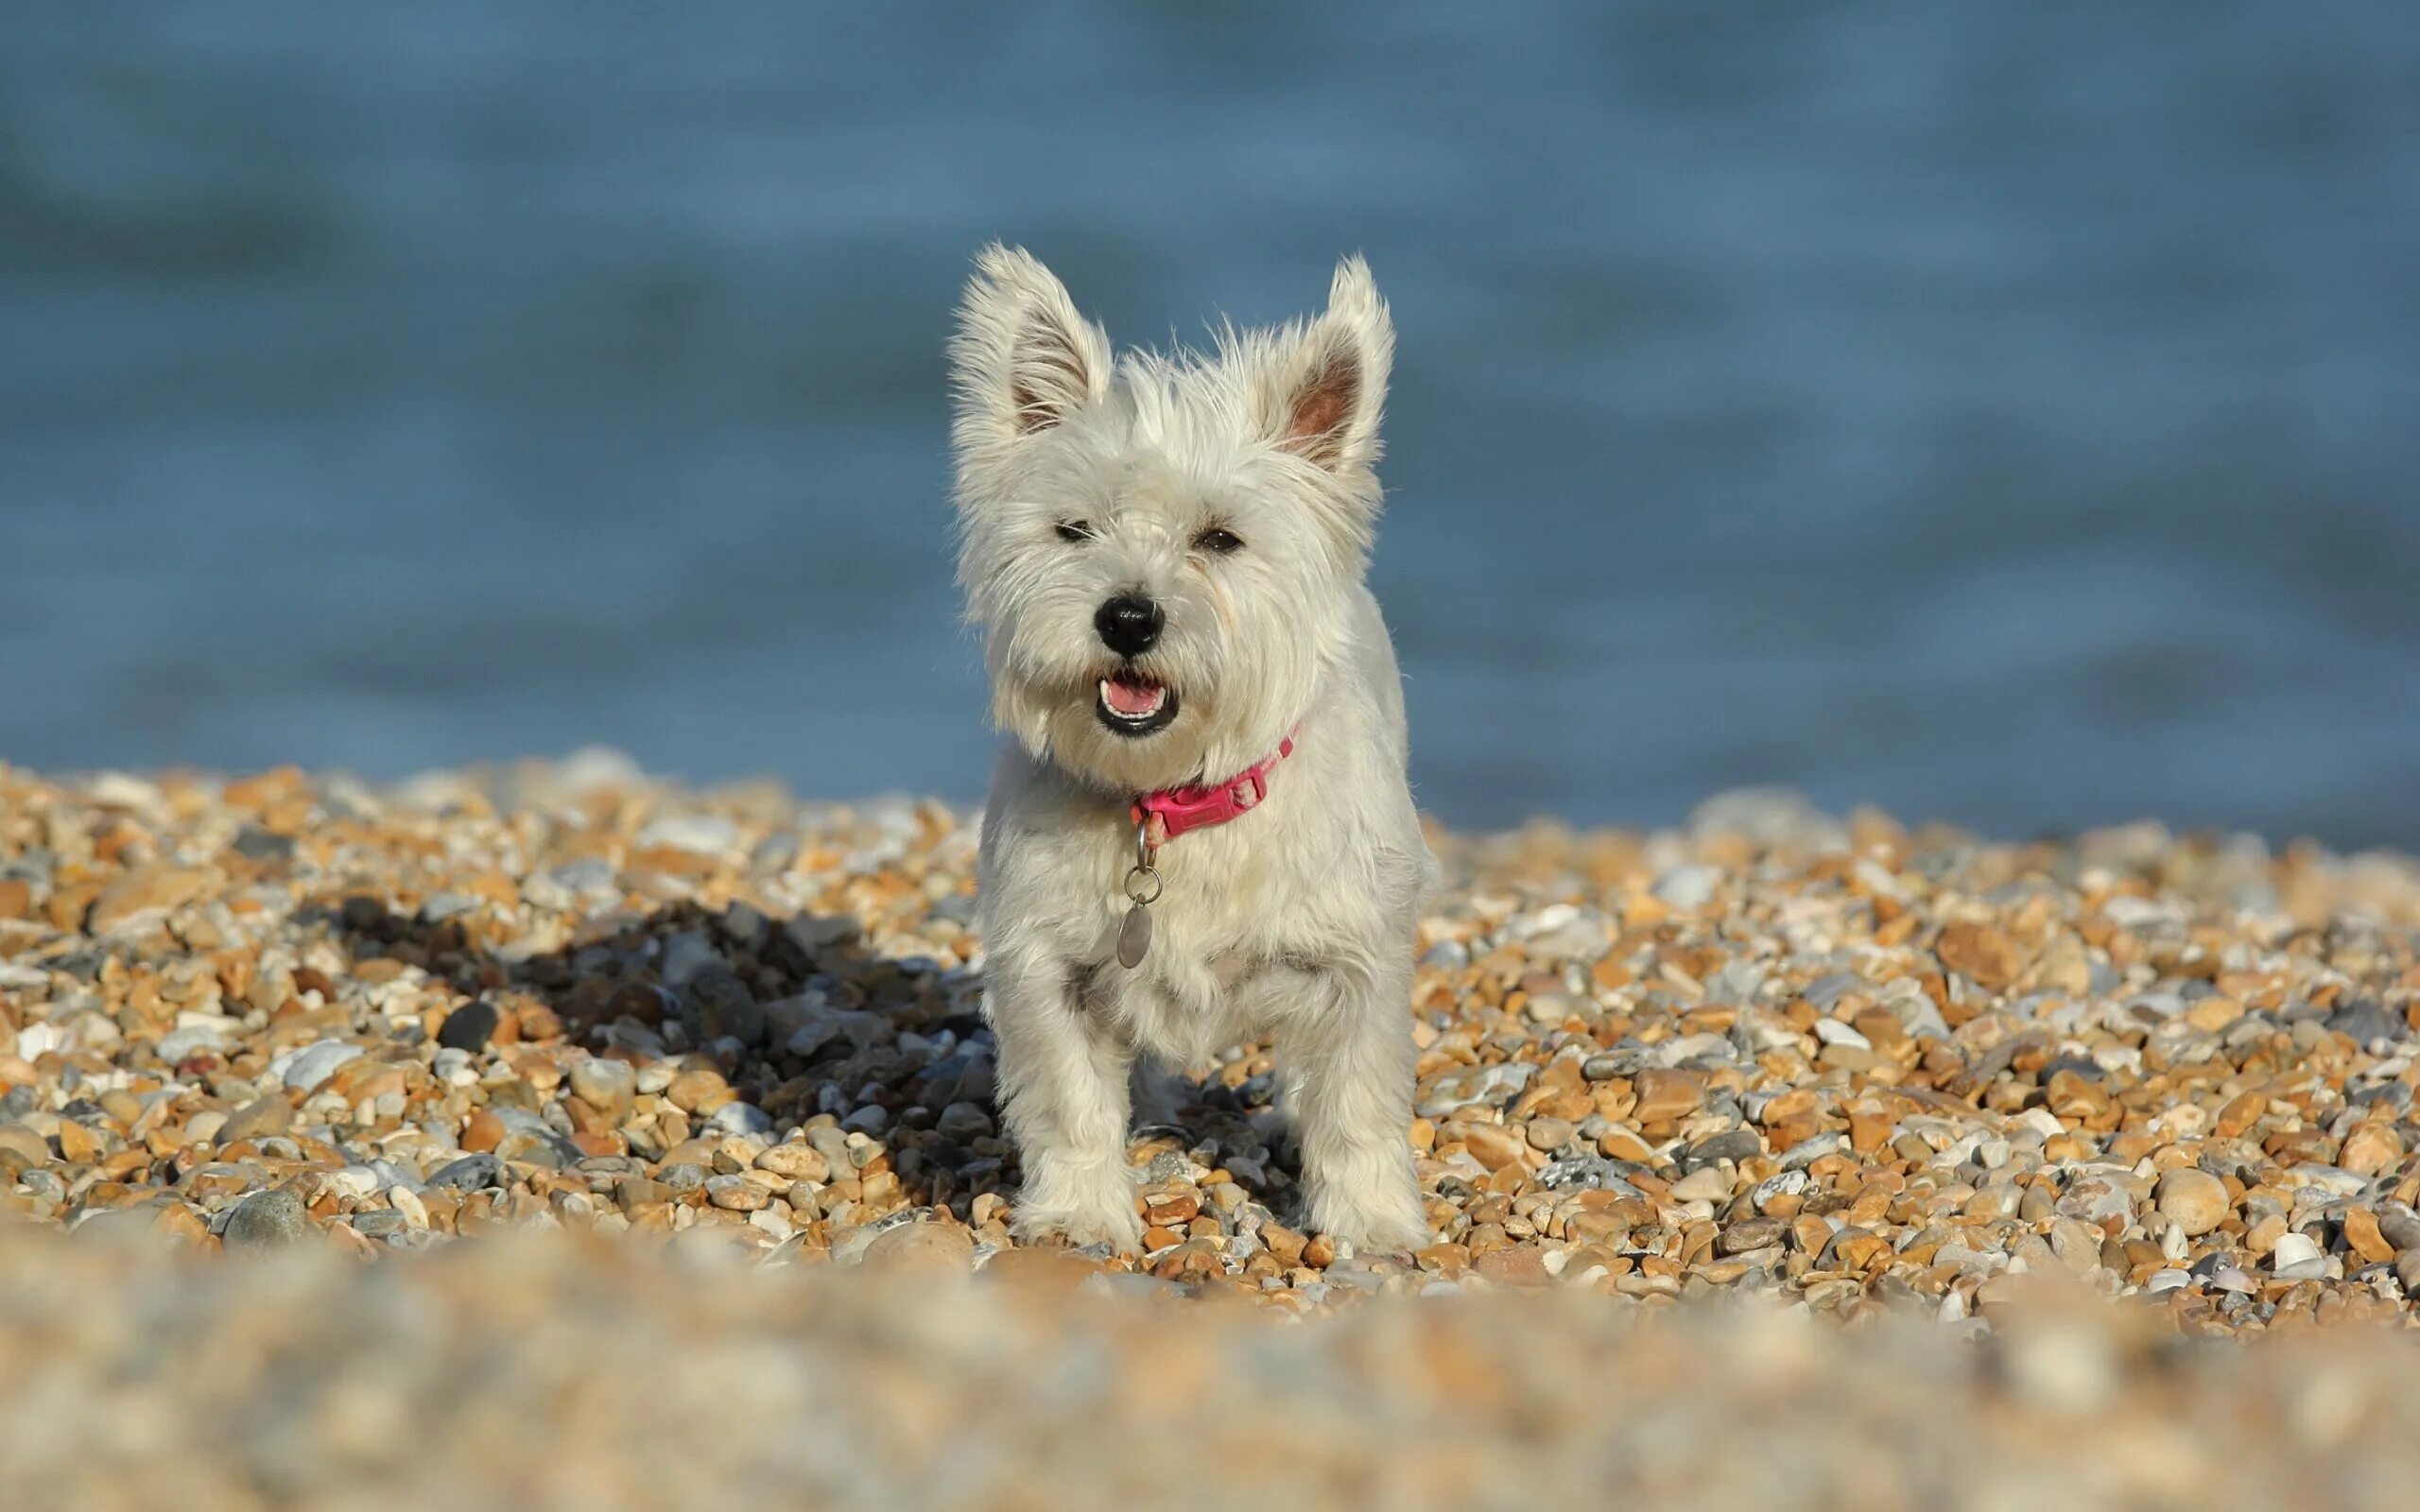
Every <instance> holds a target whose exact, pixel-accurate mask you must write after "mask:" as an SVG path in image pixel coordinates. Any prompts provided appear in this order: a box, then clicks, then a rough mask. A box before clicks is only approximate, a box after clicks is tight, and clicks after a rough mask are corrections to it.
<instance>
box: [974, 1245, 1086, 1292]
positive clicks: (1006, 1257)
mask: <svg viewBox="0 0 2420 1512" xmlns="http://www.w3.org/2000/svg"><path fill="white" fill-rule="evenodd" d="M1100 1269H1101V1266H1100V1263H1099V1262H1098V1261H1095V1260H1093V1259H1092V1258H1091V1257H1090V1256H1086V1255H1080V1254H1077V1253H1076V1252H1075V1251H1074V1250H1072V1249H1060V1248H1056V1247H1052V1246H1037V1247H1033V1248H1022V1247H1021V1248H1016V1249H1004V1250H1002V1251H1001V1252H1000V1253H998V1254H996V1255H994V1256H993V1257H992V1258H991V1259H990V1260H988V1261H985V1262H984V1263H983V1270H982V1276H983V1279H984V1280H987V1281H995V1282H999V1283H1001V1284H1004V1285H1009V1286H1017V1287H1030V1288H1032V1289H1033V1290H1035V1291H1037V1292H1045V1293H1050V1292H1069V1291H1073V1290H1074V1289H1075V1288H1076V1287H1077V1286H1079V1285H1080V1284H1081V1283H1082V1282H1083V1281H1084V1280H1085V1279H1086V1278H1087V1277H1090V1276H1094V1275H1098V1273H1099V1272H1100Z"/></svg>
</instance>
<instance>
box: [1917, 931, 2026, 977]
mask: <svg viewBox="0 0 2420 1512" xmlns="http://www.w3.org/2000/svg"><path fill="white" fill-rule="evenodd" d="M1933 954H1935V955H1938V956H1940V957H1941V964H1942V965H1944V966H1946V967H1948V968H1949V969H1950V970H1951V971H1956V972H1959V973H1960V974H1961V975H1963V976H1967V977H1971V978H1973V979H1974V980H1975V981H1976V982H1977V983H1978V984H1979V985H1980V986H1982V987H1985V988H1990V989H1991V990H1992V991H1995V992H1997V991H1998V990H2000V989H2001V988H2005V987H2007V986H2008V985H2009V984H2010V983H2011V982H2014V980H2016V970H2017V967H2016V948H2015V947H2014V946H2013V945H2011V944H2010V943H2009V938H2008V936H2006V935H2003V934H2001V933H2000V932H1999V931H1998V930H1997V929H1995V928H1993V927H1992V926H1991V925H1989V924H1974V923H1968V922H1965V921H1964V920H1961V921H1959V922H1957V923H1953V924H1950V925H1948V926H1947V927H1945V928H1944V929H1943V930H1942V932H1941V937H1940V938H1939V939H1938V940H1936V941H1935V942H1934V944H1933Z"/></svg>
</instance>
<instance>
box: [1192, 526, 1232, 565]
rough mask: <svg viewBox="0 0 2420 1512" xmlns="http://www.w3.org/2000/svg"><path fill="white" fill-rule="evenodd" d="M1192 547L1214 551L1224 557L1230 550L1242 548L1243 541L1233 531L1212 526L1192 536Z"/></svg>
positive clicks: (1197, 549) (1198, 549)
mask: <svg viewBox="0 0 2420 1512" xmlns="http://www.w3.org/2000/svg"><path fill="white" fill-rule="evenodd" d="M1193 547H1194V549H1195V550H1196V551H1215V552H1217V553H1218V554H1219V556H1221V557H1224V556H1226V555H1228V554H1229V553H1230V552H1237V551H1241V550H1243V549H1244V542H1243V538H1242V537H1240V536H1238V535H1236V533H1235V532H1234V531H1232V530H1224V529H1220V528H1218V527H1217V526H1213V527H1212V528H1210V529H1208V530H1204V531H1203V532H1201V534H1200V535H1198V536H1196V537H1194V538H1193Z"/></svg>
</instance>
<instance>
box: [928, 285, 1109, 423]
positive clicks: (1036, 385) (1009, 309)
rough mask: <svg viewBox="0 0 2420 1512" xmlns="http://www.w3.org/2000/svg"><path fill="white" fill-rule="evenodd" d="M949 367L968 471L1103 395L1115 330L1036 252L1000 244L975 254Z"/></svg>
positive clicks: (1106, 386)
mask: <svg viewBox="0 0 2420 1512" xmlns="http://www.w3.org/2000/svg"><path fill="white" fill-rule="evenodd" d="M950 366H951V369H952V377H953V380H954V382H955V385H956V388H957V393H958V418H957V421H956V424H955V425H954V426H953V427H952V437H953V438H954V439H955V440H956V442H957V444H958V453H959V466H960V468H961V469H963V468H967V467H970V466H979V465H981V464H982V463H984V462H988V461H994V460H997V459H998V457H999V455H1002V454H1003V452H1004V450H1005V448H1007V447H1009V446H1011V445H1013V444H1014V443H1015V442H1017V441H1018V440H1021V439H1023V438H1025V437H1028V436H1030V435H1032V434H1034V433H1035V432H1037V431H1044V430H1047V429H1049V428H1050V427H1051V426H1053V425H1056V424H1058V423H1060V422H1061V421H1063V420H1065V419H1066V418H1067V417H1068V416H1069V415H1071V414H1073V413H1074V412H1075V411H1076V410H1078V409H1080V408H1081V407H1082V406H1083V405H1085V404H1091V403H1093V402H1094V401H1095V400H1098V399H1099V398H1100V397H1101V396H1102V395H1104V394H1106V393H1107V392H1108V391H1109V337H1108V336H1106V335H1103V334H1102V333H1101V330H1100V328H1099V327H1098V326H1096V325H1094V324H1093V323H1092V322H1091V321H1089V320H1086V319H1085V318H1083V317H1082V316H1080V315H1079V314H1077V313H1076V303H1075V301H1073V300H1071V299H1069V298H1068V297H1067V290H1066V288H1065V287H1064V286H1063V284H1061V283H1060V282H1059V280H1058V279H1056V278H1054V277H1053V276H1051V272H1050V269H1048V268H1046V267H1045V266H1042V264H1041V263H1040V262H1039V261H1038V260H1037V259H1035V258H1034V256H1033V255H1032V254H1031V253H1029V252H1028V251H1026V250H1025V249H1023V248H1020V247H1003V246H1001V245H1000V244H999V243H997V242H994V243H993V244H992V245H991V246H989V247H986V248H984V249H983V250H982V251H981V252H979V253H977V255H976V258H975V276H974V277H973V278H971V279H969V280H968V281H967V283H966V301H965V302H964V303H963V304H961V305H959V311H958V334H957V335H956V336H955V337H953V338H952V339H951V341H950Z"/></svg>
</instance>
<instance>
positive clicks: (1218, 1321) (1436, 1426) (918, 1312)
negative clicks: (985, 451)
mask: <svg viewBox="0 0 2420 1512" xmlns="http://www.w3.org/2000/svg"><path fill="white" fill-rule="evenodd" d="M1028 1253H1030V1254H1033V1255H1035V1256H1044V1255H1045V1254H1046V1252H1043V1251H1032V1252H1028ZM1061 1258H1062V1259H1063V1257H1061ZM1056 1268H1057V1267H1056V1266H1054V1265H1044V1266H1041V1267H1040V1268H1038V1269H1026V1268H1022V1267H1000V1270H1001V1274H1000V1275H999V1276H997V1277H994V1278H992V1279H989V1280H936V1278H935V1277H934V1276H932V1275H925V1274H912V1273H908V1272H903V1271H893V1270H885V1269H880V1268H874V1269H865V1270H857V1271H845V1272H844V1271H835V1270H832V1269H829V1268H826V1269H821V1270H818V1271H813V1272H804V1271H800V1270H797V1269H793V1268H788V1267H765V1266H752V1265H749V1264H747V1263H745V1261H744V1260H743V1259H742V1258H741V1257H740V1256H739V1255H738V1254H737V1252H736V1251H734V1250H732V1249H730V1248H729V1247H728V1246H703V1247H693V1246H683V1245H679V1244H676V1245H674V1246H670V1247H669V1248H663V1247H652V1246H638V1245H631V1244H622V1243H615V1244H600V1243H596V1242H595V1241H583V1240H579V1239H576V1238H571V1237H566V1236H560V1235H558V1236H551V1237H547V1236H527V1235H514V1236H508V1237H504V1238H499V1239H495V1240H492V1241H488V1242H484V1243H480V1244H475V1245H460V1246H450V1247H446V1248H441V1249H439V1250H437V1251H435V1252H433V1253H430V1254H424V1255H415V1256H409V1257H404V1258H401V1259H397V1260H393V1261H390V1262H388V1263H382V1264H377V1265H363V1264H359V1263H354V1262H353V1261H351V1260H349V1259H347V1258H346V1257H344V1256H343V1255H342V1254H341V1253H339V1252H338V1251H337V1250H336V1249H334V1248H333V1247H332V1246H308V1247H304V1246H286V1247H284V1248H280V1249H277V1250H274V1251H268V1252H263V1253H259V1254H256V1255H246V1256H242V1257H233V1256H231V1257H228V1258H226V1259H224V1260H216V1261H202V1260H197V1259H195V1258H193V1257H190V1256H182V1257H180V1256H176V1255H171V1254H165V1253H163V1252H162V1251H161V1250H160V1248H159V1247H158V1246H156V1245H153V1244H151V1243H149V1242H148V1241H147V1240H141V1239H129V1238H128V1237H127V1236H124V1235H120V1236H119V1239H118V1240H117V1241H115V1242H112V1241H110V1240H98V1239H89V1238H88V1239H70V1238H62V1237H60V1236H58V1235H56V1234H49V1233H43V1232H38V1231H33V1230H29V1229H24V1228H22V1227H21V1228H18V1229H14V1230H10V1231H0V1505H7V1506H9V1507H23V1508H28V1509H30V1508H54V1507H56V1508H69V1507H73V1508H76V1509H78V1512H122V1509H123V1512H133V1509H137V1508H152V1507H175V1508H179V1509H181V1512H222V1509H252V1508H264V1507H284V1506H307V1507H324V1508H345V1509H363V1512H372V1509H374V1512H388V1509H393V1512H405V1509H424V1508H430V1507H442V1508H448V1509H451V1512H487V1509H491V1508H493V1509H506V1508H511V1509H530V1512H551V1509H557V1508H562V1509H582V1512H587V1509H595V1508H602V1507H642V1506H644V1507H720V1506H731V1507H739V1506H746V1507H765V1508H779V1507H793V1506H795V1507H839V1508H865V1509H869V1512H872V1509H890V1508H896V1507H909V1506H935V1507H970V1508H971V1507H983V1508H994V1509H1009V1512H1027V1509H1030V1512H1041V1509H1045V1508H1060V1507H1120V1508H1125V1507H1138V1506H1178V1507H1236V1508H1245V1507H1250V1508H1255V1509H1257V1508H1266V1507H1271V1506H1282V1507H1288V1508H1305V1509H1308V1508H1319V1507H1325V1506H1371V1507H1387V1508H1411V1507H1427V1506H1440V1507H1446V1506H1450V1507H1455V1508H1463V1509H1477V1508H1495V1507H1505V1508H1515V1507H1517V1508H1534V1507H1554V1506H1579V1505H1601V1504H1607V1503H1613V1504H1621V1505H1639V1506H1657V1507H1665V1506H1688V1507H1715V1508H1728V1507H1755V1508H1764V1509H1790V1508H1819V1507H1838V1508H1858V1509H1860V1512H1934V1509H1939V1508H1957V1507H1979V1508H2008V1509H2016V1508H2038V1507H2094V1508H2109V1509H2123V1508H2134V1507H2174V1508H2187V1507H2190V1508H2209V1507H2222V1506H2267V1507H2332V1506H2352V1507H2379V1508H2387V1507H2402V1506H2409V1505H2410V1504H2411V1503H2410V1488H2411V1486H2412V1485H2413V1484H2415V1482H2414V1477H2415V1476H2420V1392H2415V1391H2414V1390H2413V1389H2412V1387H2413V1383H2414V1380H2415V1371H2414V1366H2415V1363H2420V1357H2415V1352H2414V1351H2415V1350H2420V1341H2414V1340H2413V1339H2412V1338H2411V1335H2410V1334H2408V1333H2402V1332H2393V1331H2384V1330H2374V1329H2337V1330H2327V1331H2319V1330H2303V1331H2296V1332H2271V1333H2269V1334H2267V1335H2265V1336H2263V1337H2260V1338H2258V1339H2256V1340H2253V1341H2251V1342H2249V1343H2237V1342H2234V1341H2212V1340H2204V1341H2188V1340H2180V1339H2178V1338H2177V1337H2176V1336H2175V1335H2174V1334H2173V1332H2170V1331H2168V1330H2165V1329H2162V1328H2158V1327H2155V1326H2153V1319H2152V1315H2151V1314H2144V1313H2140V1312H2128V1311H2124V1310H2119V1309H2114V1308H2111V1307H2110V1306H2109V1305H2108V1304H2107V1303H2105V1302H2102V1301H2099V1300H2097V1299H2089V1298H2080V1297H2075V1296H2074V1295H2072V1294H2068V1295H2066V1296H2065V1297H2061V1296H2060V1295H2059V1294H2058V1293H2056V1292H2054V1293H2053V1296H2052V1297H2051V1298H2050V1299H2049V1300H2048V1301H2045V1302H2043V1303H2041V1304H2040V1310H2039V1311H2038V1312H2037V1311H2033V1310H2031V1309H2029V1308H2028V1307H2027V1306H2026V1305H2025V1303H2024V1302H2023V1301H2022V1300H2020V1301H2019V1303H2018V1304H2017V1310H2016V1311H2015V1312H2014V1313H2013V1314H2010V1315H2009V1316H2008V1317H2007V1318H2005V1319H2004V1325H2003V1327H2001V1328H2000V1329H1999V1330H1997V1332H1994V1333H1993V1334H1991V1335H1989V1336H1987V1337H1985V1338H1983V1339H1981V1340H1979V1341H1970V1340H1967V1339H1962V1338H1961V1337H1959V1336H1958V1334H1957V1333H1956V1332H1953V1331H1950V1330H1945V1329H1943V1328H1941V1327H1939V1326H1938V1325H1936V1324H1932V1323H1916V1322H1910V1321H1907V1320H1903V1319H1896V1318H1883V1319H1878V1320H1876V1322H1874V1323H1872V1324H1870V1325H1868V1326H1864V1327H1853V1328H1847V1329H1842V1328H1840V1327H1838V1326H1835V1325H1831V1324H1827V1323H1824V1322H1821V1321H1817V1320H1814V1319H1811V1318H1810V1317H1808V1316H1807V1315H1806V1314H1804V1313H1803V1312H1800V1313H1788V1312H1782V1311H1778V1310H1775V1309H1773V1308H1772V1307H1770V1306H1769V1305H1761V1304H1751V1305H1748V1306H1745V1307H1728V1306H1721V1305H1717V1306H1712V1307H1704V1308H1686V1309H1655V1308H1652V1307H1650V1306H1646V1305H1643V1304H1639V1303H1636V1302H1628V1301H1623V1300H1620V1299H1609V1298H1605V1297H1591V1296H1585V1295H1582V1294H1580V1293H1577V1292H1572V1291H1555V1292H1547V1293H1541V1294H1530V1295H1520V1294H1497V1295H1495V1296H1487V1297H1455V1298H1451V1299H1428V1298H1394V1297H1381V1298H1377V1299H1374V1300H1373V1301H1371V1302H1369V1303H1368V1304H1366V1305H1364V1306H1361V1307H1358V1308H1354V1309H1349V1310H1346V1311H1344V1312H1342V1313H1340V1314H1335V1315H1331V1316H1327V1317H1322V1318H1314V1319H1310V1320H1307V1321H1303V1322H1293V1323H1289V1322H1287V1321H1285V1320H1281V1319H1277V1318H1273V1317H1272V1316H1271V1315H1270V1314H1267V1313H1265V1312H1262V1311H1258V1310H1253V1309H1246V1308H1236V1307H1221V1306H1204V1305H1198V1304H1175V1303H1169V1302H1167V1301H1164V1300H1158V1299H1153V1298H1148V1297H1146V1298H1137V1297H1126V1296H1122V1295H1119V1293H1120V1289H1119V1288H1116V1287H1114V1286H1110V1285H1108V1284H1106V1282H1105V1281H1104V1280H1101V1279H1099V1278H1095V1279H1094V1280H1088V1281H1083V1282H1080V1283H1078V1284H1075V1285H1063V1284H1060V1282H1061V1281H1063V1280H1065V1279H1066V1278H1065V1277H1064V1275H1063V1274H1053V1272H1054V1271H1055V1270H1056ZM1011 1271H1013V1272H1014V1274H1013V1275H1011ZM2035 1284H2039V1283H2038V1282H2037V1283H2035Z"/></svg>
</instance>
